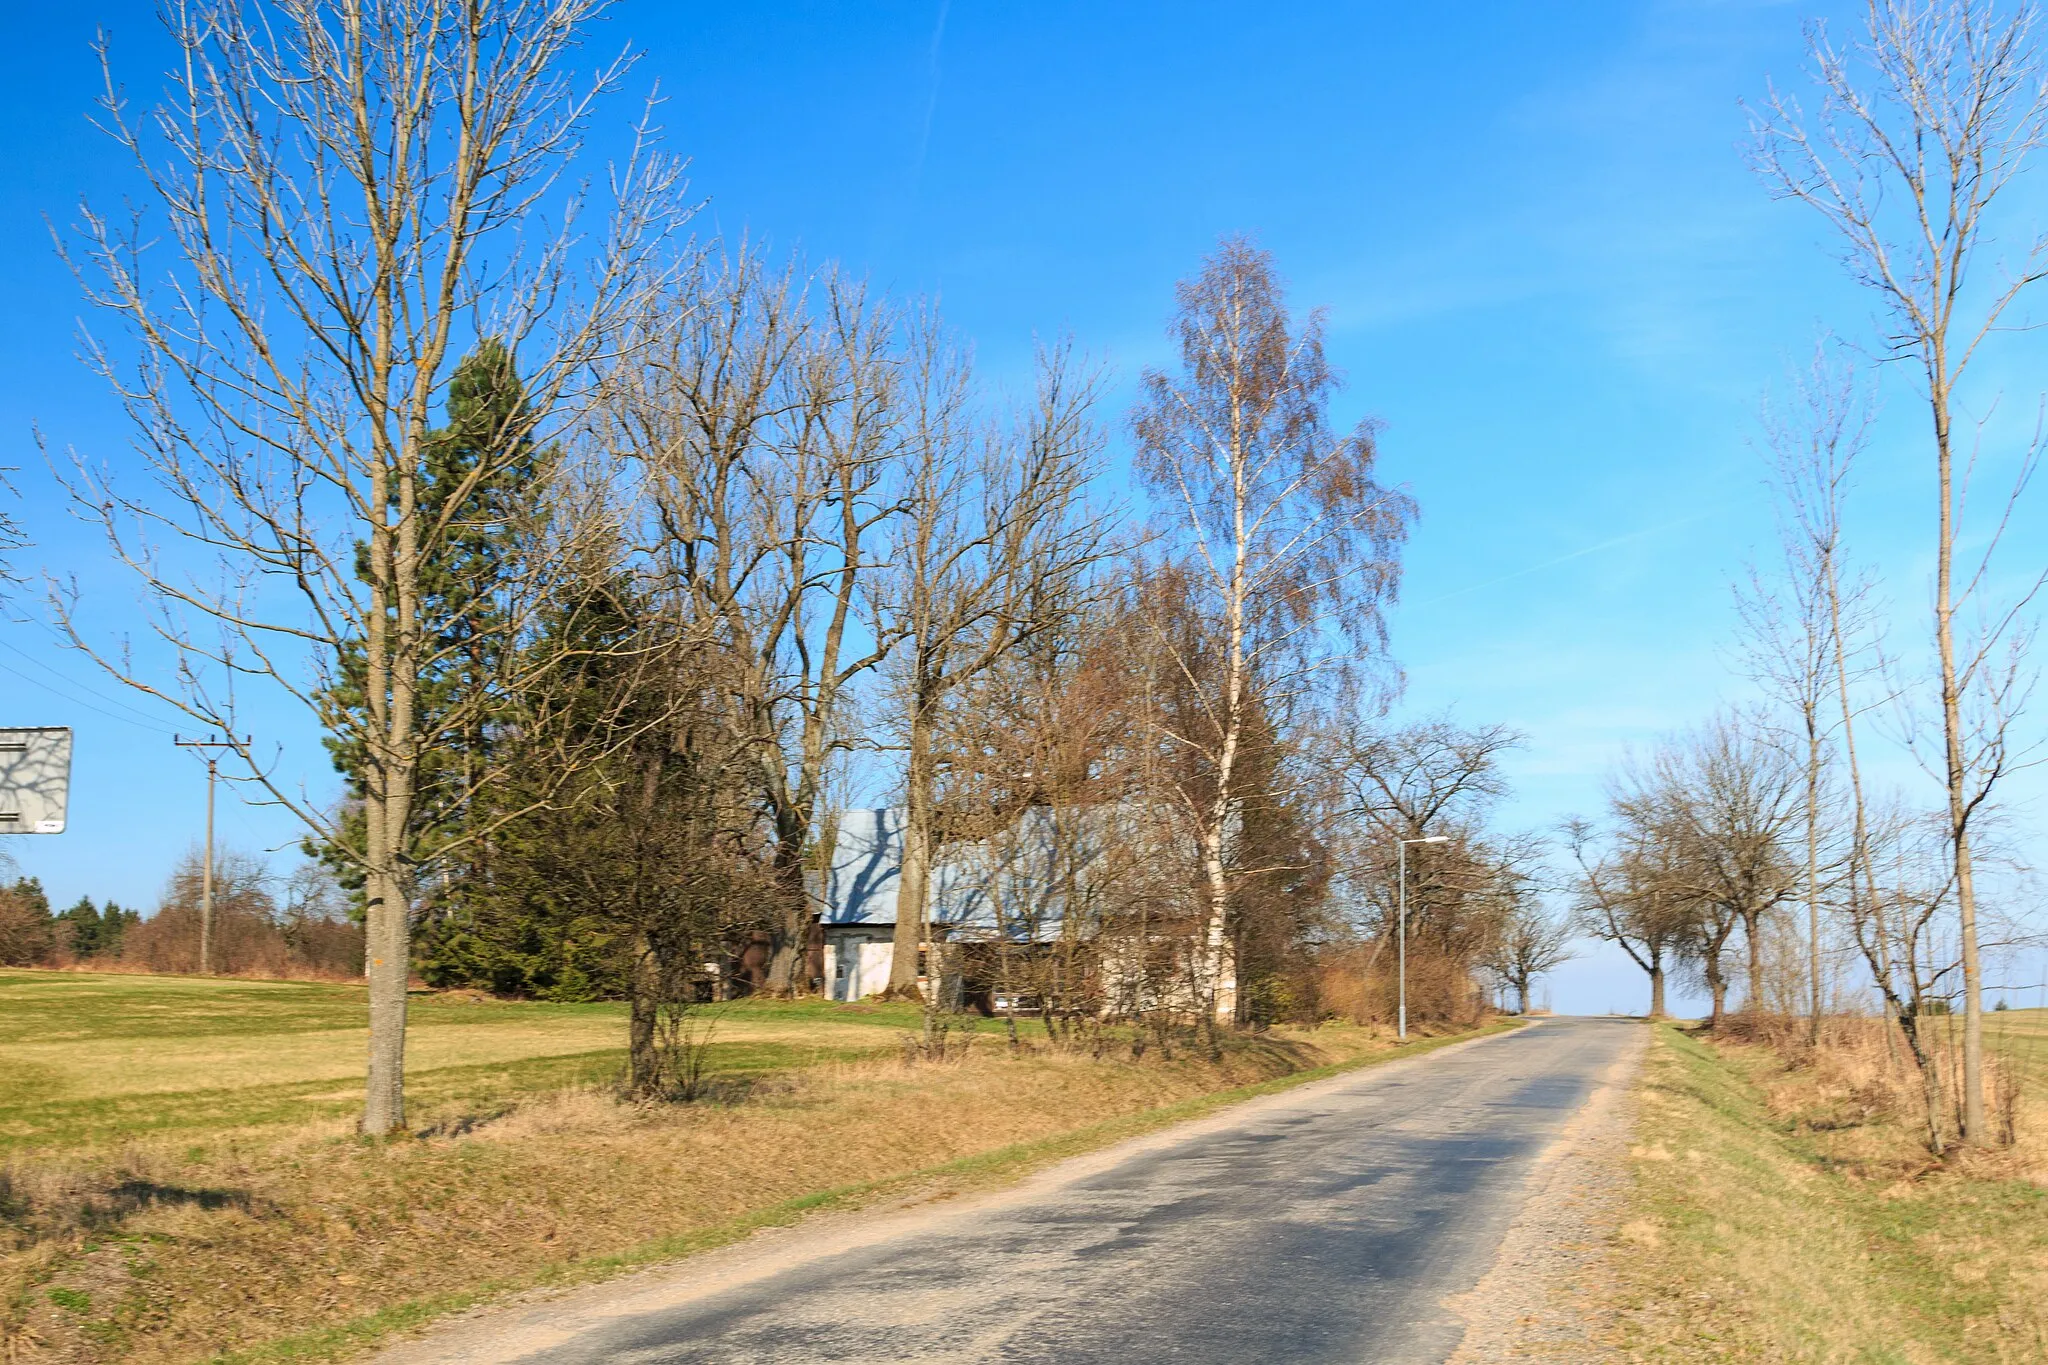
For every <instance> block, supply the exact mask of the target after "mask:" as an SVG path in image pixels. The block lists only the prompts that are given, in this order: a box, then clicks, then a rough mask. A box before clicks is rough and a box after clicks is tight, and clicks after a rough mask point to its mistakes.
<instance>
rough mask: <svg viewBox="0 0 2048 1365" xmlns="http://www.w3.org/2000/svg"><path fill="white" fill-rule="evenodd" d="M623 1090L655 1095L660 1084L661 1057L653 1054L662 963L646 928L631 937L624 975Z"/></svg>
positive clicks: (636, 1094) (643, 1094) (637, 1093)
mask: <svg viewBox="0 0 2048 1365" xmlns="http://www.w3.org/2000/svg"><path fill="white" fill-rule="evenodd" d="M626 990H627V992H628V1004H627V1020H626V1090H627V1092H628V1093H630V1094H632V1095H633V1096H635V1097H637V1098H643V1099H644V1098H646V1097H648V1096H651V1095H653V1094H654V1092H655V1091H656V1090H657V1089H658V1088H659V1087H660V1085H661V1059H660V1058H659V1057H658V1056H656V1055H655V1047H654V1024H655V1016H656V1012H657V1011H658V1010H659V1009H660V1005H661V966H660V964H659V963H657V962H656V961H655V958H654V945H653V944H652V943H650V942H649V941H648V937H647V933H646V931H645V930H642V931H641V932H639V933H637V934H635V935H634V936H633V970H632V972H631V973H630V975H629V976H628V978H627V982H626Z"/></svg>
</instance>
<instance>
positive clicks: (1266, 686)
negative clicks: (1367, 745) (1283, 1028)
mask: <svg viewBox="0 0 2048 1365" xmlns="http://www.w3.org/2000/svg"><path fill="white" fill-rule="evenodd" d="M1175 297H1176V302H1177V312H1176V315H1175V318H1174V322H1173V327H1172V330H1173V335H1174V337H1175V340H1176V341H1177V342H1178V344H1179V347H1180V359H1181V368H1180V370H1179V372H1178V373H1177V374H1168V373H1165V372H1161V371H1147V372H1146V374H1145V376H1144V381H1143V382H1144V396H1143V398H1142V399H1141V400H1140V402H1139V404H1138V407H1137V410H1136V412H1135V413H1134V415H1133V426H1134V429H1135V433H1136V437H1137V443H1138V465H1139V471H1140V473H1141V475H1142V476H1143V478H1144V479H1145V481H1146V483H1147V484H1148V485H1149V486H1150V487H1151V488H1152V489H1153V490H1154V491H1155V492H1156V493H1157V494H1159V495H1160V496H1161V498H1162V499H1163V500H1164V501H1165V502H1166V503H1167V504H1168V505H1169V506H1170V507H1171V509H1172V520H1173V521H1174V523H1175V524H1176V525H1177V528H1178V535H1177V538H1176V543H1177V545H1178V547H1179V549H1180V550H1181V561H1182V562H1181V565H1180V573H1181V575H1182V577H1183V581H1184V583H1185V585H1186V591H1187V593H1188V594H1189V595H1190V596H1191V597H1192V598H1193V599H1195V600H1196V601H1197V602H1198V603H1199V610H1200V614H1201V616H1202V617H1203V619H1205V620H1207V621H1208V622H1209V623H1210V629H1211V630H1212V631H1213V641H1211V642H1204V643H1203V644H1201V645H1200V646H1199V647H1198V648H1199V652H1200V653H1201V654H1202V655H1204V656H1207V657H1206V659H1198V658H1197V657H1195V656H1194V654H1192V653H1191V652H1190V650H1189V649H1188V648H1187V647H1184V646H1182V645H1180V644H1177V643H1176V644H1173V645H1172V646H1171V648H1172V652H1173V653H1174V655H1175V659H1174V665H1175V666H1176V667H1177V668H1178V669H1179V670H1180V671H1181V673H1182V675H1183V677H1184V679H1185V680H1187V681H1188V682H1189V683H1190V684H1191V685H1192V686H1194V687H1195V689H1196V691H1197V693H1198V694H1199V696H1200V698H1201V703H1202V705H1201V715H1200V718H1199V722H1198V723H1197V724H1194V725H1190V726H1188V727H1186V728H1185V730H1184V731H1183V732H1182V733H1180V734H1178V735H1177V736H1176V739H1177V742H1179V743H1180V744H1182V745H1184V746H1186V747H1187V748H1188V749H1190V750H1191V751H1192V752H1194V753H1197V754H1199V755H1200V757H1201V760H1202V769H1203V778H1202V781H1201V783H1200V785H1199V786H1188V785H1184V786H1183V788H1182V790H1181V792H1180V794H1179V799H1180V801H1181V803H1182V805H1183V807H1184V808H1185V810H1186V811H1187V814H1188V817H1189V819H1190V821H1191V825H1192V828H1193V829H1194V831H1195V836H1196V842H1197V843H1198V844H1199V846H1200V849H1201V859H1202V867H1203V881H1204V888H1205V891H1204V894H1205V898H1206V914H1205V918H1206V928H1205V931H1204V940H1203V943H1202V945H1201V948H1200V953H1201V964H1200V967H1199V969H1198V972H1197V977H1198V981H1199V983H1200V985H1199V987H1198V989H1199V991H1200V993H1201V995H1202V996H1203V997H1204V998H1205V999H1207V1000H1208V1001H1210V1004H1209V1006H1208V1009H1209V1010H1210V1012H1211V1013H1212V1014H1213V1012H1214V1010H1215V1001H1216V998H1217V995H1218V992H1219V990H1220V987H1221V982H1222V975H1223V973H1222V963H1223V953H1224V945H1225V936H1226V933H1227V929H1228V919H1229V913H1230V897H1231V870H1230V857H1229V849H1228V842H1229V839H1230V831H1231V829H1232V827H1233V821H1234V820H1235V818H1236V816H1237V810H1238V805H1239V803H1240V801H1241V799H1242V796H1243V791H1242V784H1241V781H1240V777H1239V773H1238V765H1239V762H1240V758H1241V749H1242V746H1243V744H1244V740H1245V737H1246V733H1247V727H1248V726H1249V725H1250V723H1251V722H1252V719H1253V716H1254V714H1255V712H1257V711H1261V710H1263V711H1264V712H1265V713H1266V714H1267V715H1270V716H1281V715H1284V714H1286V713H1287V711H1288V710H1289V709H1290V708H1291V707H1292V706H1293V704H1294V703H1295V702H1297V701H1300V700H1304V699H1306V697H1307V696H1308V695H1309V692H1310V689H1311V688H1312V687H1314V686H1316V685H1317V684H1318V683H1325V682H1326V683H1330V684H1334V683H1335V682H1336V681H1337V680H1338V679H1339V678H1340V677H1342V676H1344V675H1345V674H1346V673H1347V672H1355V666H1356V665H1358V664H1362V663H1367V662H1371V663H1381V662H1383V660H1382V659H1381V655H1380V651H1381V650H1382V648H1383V646H1384V643H1385V625H1384V622H1383V619H1382V617H1381V610H1380V609H1381V606H1382V604H1383V603H1384V602H1386V601H1388V600H1390V599H1391V598H1392V596H1393V595H1394V593H1395V591H1396V588H1397V586H1398V584H1399V580H1400V564H1399V560H1398V557H1397V556H1398V554H1399V552H1400V549H1401V546H1402V545H1403V543H1404V542H1405V540H1406V538H1407V531H1408V525H1409V522H1410V521H1411V519H1412V518H1413V515H1414V504H1413V502H1412V501H1411V500H1410V499H1409V498H1408V496H1407V495H1406V494H1405V493H1402V492H1399V491H1397V490H1393V489H1388V488H1385V487H1383V486H1381V485H1380V484H1379V483H1378V482H1377V481H1376V479H1375V464H1376V458H1377V451H1376V447H1375V444H1374V440H1373V429H1372V426H1371V424H1370V423H1363V424H1361V425H1360V426H1359V427H1357V428H1356V429H1355V430H1354V431H1352V433H1351V434H1349V435H1348V436H1338V435H1337V434H1335V433H1334V432H1333V431H1332V430H1331V429H1330V424H1329V417H1328V405H1329V399H1330V396H1331V394H1332V393H1333V392H1334V391H1335V390H1336V387H1337V377H1336V375H1335V373H1334V372H1333V371H1332V370H1331V369H1330V367H1329V364H1328V362H1327V360H1326V359H1325V358H1324V355H1323V340H1322V334H1323V323H1322V317H1321V315H1320V314H1311V315H1310V316H1309V317H1308V318H1307V319H1306V320H1305V321H1304V322H1303V324H1302V325H1301V326H1300V328H1299V329H1296V327H1295V326H1294V324H1293V321H1292V319H1291V318H1290V316H1289V314H1288V311H1287V307H1286V304H1285V302H1284V300H1283V298H1282V295H1281V287H1280V281H1279V279H1278V278H1277V276H1276V274H1275V272H1274V269H1273V263H1272V259H1271V257H1270V256H1268V255H1267V253H1266V252H1264V251H1262V250H1260V249H1259V248H1258V247H1256V246H1254V245H1253V244H1252V243H1251V242H1250V241H1248V240H1246V239H1244V238H1227V239H1225V240H1224V241H1223V242H1222V244H1221V245H1220V246H1219V247H1218V248H1217V251H1216V253H1215V254H1214V255H1213V256H1211V257H1209V258H1208V260H1207V261H1206V262H1204V264H1203V268H1202V271H1201V273H1200V274H1199V275H1197V276H1196V277H1195V278H1194V279H1191V280H1185V281H1183V282H1181V284H1180V285H1178V286H1177V288H1176V293H1175Z"/></svg>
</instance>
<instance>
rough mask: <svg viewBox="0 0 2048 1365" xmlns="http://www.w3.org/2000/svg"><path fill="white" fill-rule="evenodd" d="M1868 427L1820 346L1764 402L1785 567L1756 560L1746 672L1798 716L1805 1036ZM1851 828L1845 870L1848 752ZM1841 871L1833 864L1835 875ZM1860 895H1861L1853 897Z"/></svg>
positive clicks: (1815, 966) (1744, 613)
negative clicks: (1848, 530)
mask: <svg viewBox="0 0 2048 1365" xmlns="http://www.w3.org/2000/svg"><path fill="white" fill-rule="evenodd" d="M1868 430H1869V411H1868V408H1867V406H1866V405H1865V404H1864V403H1863V402H1862V400H1861V396H1860V394H1859V393H1858V391H1857V388H1856V383H1855V374H1854V372H1853V371H1852V370H1849V369H1846V368H1842V369H1837V368H1836V367H1834V366H1833V365H1831V364H1830V362H1829V358H1828V355H1827V352H1826V350H1825V349H1824V348H1817V349H1816V351H1815V354H1814V357H1813V361H1812V363H1811V364H1810V365H1809V367H1808V368H1807V369H1806V370H1805V371H1804V372H1803V373H1797V374H1794V375H1793V377H1792V385H1791V393H1790V394H1789V396H1788V399H1787V402H1786V405H1785V408H1784V410H1782V411H1779V410H1774V409H1772V408H1769V407H1767V408H1766V409H1765V412H1764V438H1765V443H1766V446H1767V448H1768V451H1769V457H1770V462H1771V482H1772V486H1773V488H1774V490H1775V491H1776V494H1777V516H1778V545H1779V554H1780V564H1779V566H1778V568H1777V569H1776V571H1775V573H1774V574H1773V575H1771V576H1770V577H1769V578H1766V576H1765V575H1764V574H1763V573H1762V572H1761V571H1759V570H1757V569H1755V568H1752V569H1751V571H1750V574H1749V582H1748V585H1747V588H1746V590H1743V589H1738V591H1737V602H1736V605H1737V610H1738V612H1739V614H1740V616H1741V619H1742V623H1743V628H1744V634H1745V639H1744V641H1743V648H1744V653H1745V656H1746V659H1747V663H1748V667H1749V671H1750V673H1751V675H1752V676H1753V677H1755V678H1756V679H1757V680H1758V681H1759V682H1761V683H1762V684H1763V685H1764V686H1765V688H1766V689H1767V690H1768V691H1769V692H1770V693H1771V694H1772V695H1773V696H1775V697H1776V698H1777V700H1778V701H1779V702H1780V703H1781V704H1782V705H1783V706H1784V707H1785V708H1786V709H1787V710H1788V711H1789V712H1790V713H1791V714H1792V716H1793V718H1794V722H1795V724H1796V726H1797V737H1796V743H1797V744H1798V746H1799V749H1800V752H1801V756H1802V760H1803V768H1804V774H1805V781H1806V795H1805V801H1804V810H1805V825H1806V888H1805V890H1806V911H1807V986H1808V997H1809V998H1808V1009H1807V1015H1808V1038H1809V1040H1810V1041H1812V1042H1814V1043H1818V1042H1819V1041H1820V1015H1821V902H1822V899H1823V897H1822V892H1821V875H1822V867H1821V860H1822V853H1821V826H1822V823H1823V821H1822V816H1821V796H1822V789H1823V785H1824V783H1825V780H1826V776H1827V768H1828V765H1829V759H1830V748H1831V746H1832V742H1833V737H1834V735H1835V733H1836V732H1837V730H1840V731H1841V732H1842V733H1843V736H1844V739H1845V742H1846V743H1847V744H1848V745H1849V746H1851V748H1852V749H1853V746H1854V742H1855V731H1854V724H1855V717H1854V713H1853V711H1852V710H1851V709H1849V706H1848V691H1849V685H1850V679H1849V677H1848V670H1849V667H1850V664H1849V660H1850V658H1851V655H1852V654H1857V655H1860V653H1861V650H1860V648H1859V647H1858V646H1856V645H1855V644H1854V643H1853V642H1851V641H1850V640H1847V639H1844V638H1841V634H1840V633H1841V632H1842V631H1843V630H1845V629H1848V630H1852V631H1853V630H1858V629H1860V628H1861V626H1862V624H1863V620H1862V617H1863V610H1862V609H1863V603H1864V599H1865V596H1866V587H1865V585H1864V584H1863V583H1861V582H1860V581H1849V582H1847V583H1846V585H1845V575H1844V571H1843V555H1844V549H1843V545H1842V509H1843V503H1844V499H1845V496H1846V494H1847V490H1848V483H1849V477H1850V472H1851V468H1852V466H1853V463H1854V460H1855V457H1856V454H1857V453H1858V452H1859V451H1860V450H1861V449H1862V446H1863V443H1864V441H1865V440H1866V439H1867V434H1868ZM1851 788H1852V797H1853V802H1854V816H1855V820H1854V825H1855V831H1854V836H1853V841H1852V846H1851V849H1850V850H1849V862H1848V871H1849V876H1850V878H1851V880H1852V883H1853V880H1854V878H1855V877H1856V875H1857V869H1856V865H1855V864H1856V859H1857V857H1858V856H1859V855H1860V854H1861V853H1862V851H1863V841H1864V827H1863V809H1862V799H1863V797H1862V779H1861V775H1860V771H1859V770H1857V769H1856V767H1855V764H1854V760H1853V758H1852V760H1851ZM1833 871H1834V869H1830V872H1831V874H1832V872H1833ZM1852 899H1853V897H1852Z"/></svg>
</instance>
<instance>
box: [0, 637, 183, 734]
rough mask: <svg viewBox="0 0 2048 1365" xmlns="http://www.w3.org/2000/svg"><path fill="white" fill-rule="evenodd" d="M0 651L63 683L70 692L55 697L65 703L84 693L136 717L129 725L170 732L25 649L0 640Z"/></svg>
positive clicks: (32, 679) (29, 679)
mask: <svg viewBox="0 0 2048 1365" xmlns="http://www.w3.org/2000/svg"><path fill="white" fill-rule="evenodd" d="M0 649H5V650H7V651H8V652H9V653H12V654H19V655H20V656H21V657H22V658H24V659H26V660H28V662H30V663H31V664H34V665H35V666H36V667H37V668H40V669H42V670H43V672H45V673H47V674H49V675H50V676H51V677H53V678H55V679H56V680H57V681H58V682H60V683H63V684H64V686H65V687H66V688H68V689H70V691H68V692H58V693H57V695H58V696H60V697H63V698H65V700H67V701H72V700H76V698H74V697H73V696H72V695H71V693H72V692H83V693H84V694H85V695H87V696H88V697H97V698H99V699H100V700H101V701H103V702H105V703H107V705H109V706H118V707H119V708H121V709H122V710H123V711H126V712H128V713H129V714H130V715H132V716H135V717H137V719H136V720H134V721H131V722H130V724H138V725H143V726H145V727H146V728H148V729H151V730H155V731H156V732H157V733H158V734H164V735H167V734H170V733H171V731H169V730H166V729H164V728H163V727H162V726H161V725H158V724H157V723H156V721H155V718H154V717H153V716H151V715H150V714H149V713H148V712H146V711H143V710H140V709H138V708H137V707H134V706H130V705H129V704H128V703H127V702H125V701H122V700H121V699H119V698H118V697H110V696H108V695H107V694H106V693H104V692H96V691H94V690H93V689H92V688H90V687H87V686H86V685H85V684H84V683H82V682H78V681H77V680H75V679H73V678H69V677H66V676H65V675H64V674H62V673H59V672H58V671H57V670H56V669H54V668H52V667H50V666H49V665H48V664H46V663H44V662H43V661H42V660H41V659H38V658H37V657H36V656H35V655H33V654H30V653H29V652H28V651H27V650H25V649H22V648H21V647H20V646H19V645H13V644H9V643H8V642H7V641H5V640H0ZM0 667H5V665H0ZM7 671H8V672H10V673H13V674H14V676H15V677H17V678H21V679H23V680H24V681H26V682H34V683H36V686H38V687H42V688H44V689H45V690H46V691H55V689H54V688H50V687H49V686H48V684H46V683H40V682H36V680H35V679H34V678H30V677H28V676H27V675H26V674H23V673H18V672H16V671H15V670H14V669H11V668H10V669H8V670H7ZM86 709H87V710H91V709H92V708H91V707H87V708H86ZM99 714H100V715H103V716H104V715H106V714H107V713H106V712H104V711H101V712H100V713H99ZM109 719H112V720H119V719H121V718H120V717H119V716H112V717H109Z"/></svg>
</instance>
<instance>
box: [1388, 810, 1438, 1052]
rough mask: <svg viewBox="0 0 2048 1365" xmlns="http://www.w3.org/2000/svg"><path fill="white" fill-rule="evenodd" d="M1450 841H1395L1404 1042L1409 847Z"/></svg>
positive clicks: (1405, 1035) (1405, 1037)
mask: <svg viewBox="0 0 2048 1365" xmlns="http://www.w3.org/2000/svg"><path fill="white" fill-rule="evenodd" d="M1450 841H1451V836H1450V835H1448V834H1432V835H1430V836H1429V837H1428V838H1427V839H1396V840H1395V841H1394V842H1395V843H1396V844H1398V845H1399V846H1400V850H1401V851H1400V852H1399V853H1397V854H1395V855H1394V861H1395V862H1396V863H1397V864H1398V865H1399V867H1400V872H1399V873H1398V874H1397V876H1396V878H1395V880H1396V882H1397V883H1398V885H1399V886H1400V894H1401V936H1400V939H1399V946H1400V959H1401V973H1400V974H1401V1013H1400V1019H1399V1023H1398V1025H1397V1028H1396V1033H1397V1036H1398V1037H1399V1038H1400V1039H1401V1040H1402V1041H1403V1042H1406V1041H1407V1040H1408V845H1410V844H1448V843H1449V842H1450Z"/></svg>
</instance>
